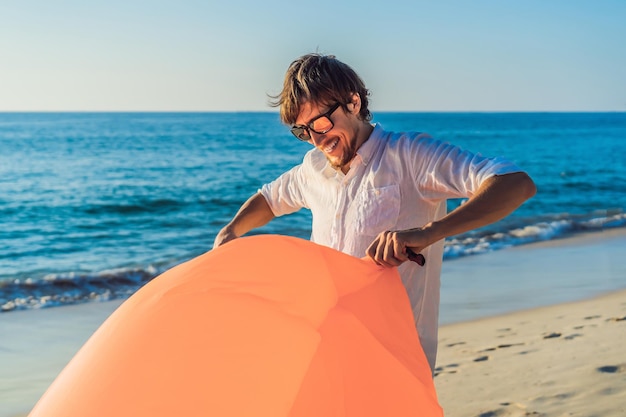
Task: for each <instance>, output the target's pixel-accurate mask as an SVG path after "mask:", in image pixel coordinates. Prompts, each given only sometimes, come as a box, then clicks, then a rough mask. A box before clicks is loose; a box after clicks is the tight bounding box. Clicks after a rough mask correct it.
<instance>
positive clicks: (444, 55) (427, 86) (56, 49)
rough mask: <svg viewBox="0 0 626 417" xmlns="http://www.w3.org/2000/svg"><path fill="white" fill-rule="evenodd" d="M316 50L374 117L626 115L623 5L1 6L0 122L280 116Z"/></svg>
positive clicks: (551, 1)
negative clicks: (42, 114) (46, 117)
mask: <svg viewBox="0 0 626 417" xmlns="http://www.w3.org/2000/svg"><path fill="white" fill-rule="evenodd" d="M312 51H318V52H322V53H329V54H334V55H336V56H337V57H338V58H339V59H340V60H342V61H344V62H346V63H347V64H349V65H351V66H352V67H353V68H354V69H355V70H356V71H357V72H358V73H359V74H360V75H361V77H362V78H363V79H364V80H365V83H366V85H367V86H368V88H369V89H370V90H371V93H372V94H371V99H370V100H371V108H372V109H373V110H374V111H376V110H399V111H411V110H415V111H509V110H511V111H518V110H519V111H533V110H537V111H552V110H555V111H586V110H589V111H602V110H618V111H626V1H624V0H613V1H610V0H587V1H582V0H581V1H579V0H515V1H513V0H499V1H497V0H493V1H483V0H466V1H461V0H456V1H446V0H440V1H435V0H433V1H421V0H405V1H399V0H371V1H368V0H365V1H364V0H360V1H357V0H347V1H343V0H317V1H308V2H298V1H296V0H219V1H217V0H173V1H166V0H150V1H147V0H146V1H143V0H141V1H138V0H106V1H100V0H98V1H89V0H75V1H70V0H55V1H51V0H2V1H0V111H37V110H43V111H57V110H62V111H66V110H67V111H72V110H77V111H91V110H94V111H109V110H114V111H126V110H128V111H135V110H137V111H141V110H146V111H153V110H154V111H170V110H171V111H221V110H223V111H248V110H273V109H271V108H270V107H268V105H267V101H268V99H267V95H268V94H276V93H278V92H279V91H280V88H281V85H282V80H283V75H284V72H285V70H286V68H287V66H288V65H289V64H290V63H291V62H292V61H293V60H294V59H295V58H297V57H298V56H300V55H303V54H305V53H308V52H312Z"/></svg>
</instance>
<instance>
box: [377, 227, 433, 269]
mask: <svg viewBox="0 0 626 417" xmlns="http://www.w3.org/2000/svg"><path fill="white" fill-rule="evenodd" d="M433 239H434V238H433V234H432V232H431V230H430V229H429V228H428V227H423V228H417V229H409V230H400V231H396V232H392V231H386V232H382V233H381V234H379V235H378V236H377V237H376V239H374V241H373V242H372V244H371V245H370V246H369V247H368V248H367V256H369V257H370V258H372V259H373V260H374V262H376V263H377V264H378V265H382V266H386V267H394V266H398V265H400V264H402V263H403V262H406V261H408V260H409V253H408V249H410V250H412V251H413V252H414V253H416V254H417V253H420V252H421V251H422V250H423V249H424V248H426V247H428V246H429V245H431V244H432V243H433V242H435V241H436V239H435V240H433Z"/></svg>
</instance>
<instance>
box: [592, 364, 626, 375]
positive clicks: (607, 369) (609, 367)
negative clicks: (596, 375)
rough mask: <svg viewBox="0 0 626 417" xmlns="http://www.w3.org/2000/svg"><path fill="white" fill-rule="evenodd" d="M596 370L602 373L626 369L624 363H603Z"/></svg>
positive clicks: (612, 372) (613, 372) (615, 372)
mask: <svg viewBox="0 0 626 417" xmlns="http://www.w3.org/2000/svg"><path fill="white" fill-rule="evenodd" d="M596 371H598V372H602V373H603V374H618V373H622V372H625V371H626V364H623V363H622V364H620V365H605V366H601V367H599V368H596Z"/></svg>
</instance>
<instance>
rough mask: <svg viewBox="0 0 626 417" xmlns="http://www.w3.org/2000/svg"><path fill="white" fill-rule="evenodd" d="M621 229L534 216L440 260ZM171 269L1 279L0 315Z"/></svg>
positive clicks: (473, 235)
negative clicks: (521, 223)
mask: <svg viewBox="0 0 626 417" xmlns="http://www.w3.org/2000/svg"><path fill="white" fill-rule="evenodd" d="M620 227H626V213H623V212H622V211H621V210H617V211H615V212H613V213H606V212H604V213H603V214H599V213H596V214H591V215H586V216H582V215H572V214H561V215H553V216H550V217H547V218H545V219H537V218H535V219H534V220H533V221H530V222H527V223H526V224H524V225H521V226H519V227H516V226H514V225H511V226H502V225H500V226H497V227H495V228H493V229H491V230H490V229H484V230H476V231H473V232H470V233H466V234H464V235H461V236H458V237H454V238H449V239H447V240H446V243H445V247H444V260H448V259H454V258H459V257H463V256H470V255H476V254H480V253H485V252H491V251H495V250H499V249H503V248H506V247H511V246H520V245H524V244H528V243H533V242H540V241H547V240H556V239H560V238H564V237H567V236H571V235H575V234H580V233H585V232H593V231H602V230H606V229H614V228H620ZM282 233H283V234H284V233H285V230H282ZM169 267H171V264H170V266H169ZM169 267H165V266H162V267H155V266H152V265H150V266H147V267H145V268H132V269H131V268H120V269H115V270H107V271H102V272H99V273H95V274H76V273H66V274H51V275H47V276H45V277H43V278H41V279H34V278H26V279H14V280H8V281H7V280H4V281H0V311H1V312H8V311H15V310H24V309H37V308H46V307H55V306H61V305H68V304H77V303H83V302H89V301H107V300H114V299H123V298H127V297H129V296H130V295H132V294H133V293H134V292H135V291H137V290H138V289H139V288H141V287H142V286H143V285H145V284H146V283H147V282H149V281H150V280H152V279H153V278H154V277H156V276H157V275H159V274H160V273H162V272H164V271H165V270H166V269H169Z"/></svg>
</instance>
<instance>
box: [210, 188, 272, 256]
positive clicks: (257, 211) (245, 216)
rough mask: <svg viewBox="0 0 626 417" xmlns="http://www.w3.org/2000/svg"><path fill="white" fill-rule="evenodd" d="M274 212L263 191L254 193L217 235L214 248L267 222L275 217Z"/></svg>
mask: <svg viewBox="0 0 626 417" xmlns="http://www.w3.org/2000/svg"><path fill="white" fill-rule="evenodd" d="M274 217H275V216H274V213H273V212H272V209H271V208H270V206H269V204H267V200H265V197H263V195H262V194H261V193H257V194H254V195H253V196H252V197H250V198H249V199H248V201H246V202H245V203H243V205H242V206H241V208H240V209H239V211H238V212H237V214H236V215H235V217H233V219H232V220H231V221H230V222H229V223H228V224H227V225H226V226H224V228H222V230H220V232H219V233H218V234H217V236H216V237H215V242H214V243H213V248H217V247H218V246H220V245H223V244H224V243H226V242H228V241H231V240H233V239H236V238H238V237H241V236H243V235H244V234H246V233H248V232H249V231H250V230H252V229H256V228H257V227H261V226H263V225H264V224H267V223H268V222H269V221H270V220H272V219H273V218H274Z"/></svg>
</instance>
